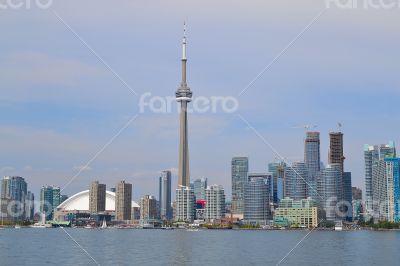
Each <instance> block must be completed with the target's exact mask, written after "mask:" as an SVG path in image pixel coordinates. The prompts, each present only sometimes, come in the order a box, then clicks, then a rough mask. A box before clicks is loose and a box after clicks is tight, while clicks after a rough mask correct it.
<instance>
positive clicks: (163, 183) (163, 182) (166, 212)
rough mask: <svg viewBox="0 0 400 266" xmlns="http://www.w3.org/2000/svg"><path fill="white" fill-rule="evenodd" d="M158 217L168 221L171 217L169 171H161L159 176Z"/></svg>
mask: <svg viewBox="0 0 400 266" xmlns="http://www.w3.org/2000/svg"><path fill="white" fill-rule="evenodd" d="M158 194H159V199H160V218H161V220H166V221H170V220H171V219H172V206H171V171H169V170H165V171H162V172H161V175H160V178H159V193H158Z"/></svg>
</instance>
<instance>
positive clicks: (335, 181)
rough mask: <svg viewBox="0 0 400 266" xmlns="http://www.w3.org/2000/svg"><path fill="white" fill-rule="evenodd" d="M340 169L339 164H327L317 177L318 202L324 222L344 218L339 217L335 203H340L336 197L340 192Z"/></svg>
mask: <svg viewBox="0 0 400 266" xmlns="http://www.w3.org/2000/svg"><path fill="white" fill-rule="evenodd" d="M341 169H342V165H341V164H340V163H336V164H328V165H327V166H326V168H325V169H323V170H321V172H320V173H319V174H318V176H317V191H318V195H319V198H318V201H319V204H320V206H321V208H322V209H323V210H324V211H325V216H326V220H327V221H331V222H336V221H337V220H342V219H344V218H345V217H339V214H340V213H339V212H338V211H337V207H338V206H337V203H338V202H339V201H340V200H339V197H338V195H339V194H340V190H341V187H340V183H339V180H340V179H341V176H342V172H341V171H342V170H341Z"/></svg>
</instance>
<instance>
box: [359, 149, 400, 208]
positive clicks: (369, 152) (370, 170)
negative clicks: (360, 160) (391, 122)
mask: <svg viewBox="0 0 400 266" xmlns="http://www.w3.org/2000/svg"><path fill="white" fill-rule="evenodd" d="M395 157H396V148H395V145H394V142H389V144H381V145H368V144H365V145H364V162H365V165H364V166H365V201H366V211H367V213H372V211H373V204H372V203H373V201H374V199H373V194H374V192H373V190H374V185H373V183H374V182H373V179H375V185H376V184H377V183H376V182H377V181H376V180H377V177H375V178H374V173H375V174H377V173H378V170H377V169H376V167H378V164H379V161H380V160H384V159H385V158H395ZM374 169H375V170H374ZM375 193H377V192H375Z"/></svg>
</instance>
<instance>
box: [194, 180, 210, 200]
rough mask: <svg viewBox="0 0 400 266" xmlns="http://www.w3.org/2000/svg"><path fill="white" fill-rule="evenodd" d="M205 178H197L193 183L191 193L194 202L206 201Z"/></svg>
mask: <svg viewBox="0 0 400 266" xmlns="http://www.w3.org/2000/svg"><path fill="white" fill-rule="evenodd" d="M206 189H207V178H198V179H196V180H194V181H193V191H194V196H195V198H196V200H205V199H206Z"/></svg>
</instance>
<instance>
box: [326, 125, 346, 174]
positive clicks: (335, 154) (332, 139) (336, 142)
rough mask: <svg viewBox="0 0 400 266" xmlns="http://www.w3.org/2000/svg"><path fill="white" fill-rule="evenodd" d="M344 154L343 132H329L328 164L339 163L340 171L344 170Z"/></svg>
mask: <svg viewBox="0 0 400 266" xmlns="http://www.w3.org/2000/svg"><path fill="white" fill-rule="evenodd" d="M344 160H345V157H344V154H343V133H342V132H330V133H329V158H328V161H329V164H340V166H341V168H340V169H341V171H342V173H343V172H344Z"/></svg>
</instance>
